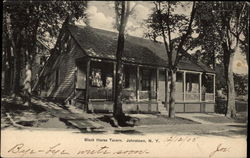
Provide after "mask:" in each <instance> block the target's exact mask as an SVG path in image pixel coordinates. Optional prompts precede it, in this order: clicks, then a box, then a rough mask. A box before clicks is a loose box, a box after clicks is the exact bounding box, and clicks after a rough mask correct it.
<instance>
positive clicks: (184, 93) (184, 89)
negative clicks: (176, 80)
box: [182, 71, 186, 102]
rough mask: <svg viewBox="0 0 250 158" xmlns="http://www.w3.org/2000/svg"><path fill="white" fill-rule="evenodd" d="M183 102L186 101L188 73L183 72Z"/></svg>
mask: <svg viewBox="0 0 250 158" xmlns="http://www.w3.org/2000/svg"><path fill="white" fill-rule="evenodd" d="M182 82H183V102H185V101H186V71H183V81H182Z"/></svg>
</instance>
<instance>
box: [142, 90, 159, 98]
mask: <svg viewBox="0 0 250 158" xmlns="http://www.w3.org/2000/svg"><path fill="white" fill-rule="evenodd" d="M150 97H151V99H156V91H151V96H150V91H139V99H140V100H149V98H150Z"/></svg>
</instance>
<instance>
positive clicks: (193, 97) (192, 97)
mask: <svg viewBox="0 0 250 158" xmlns="http://www.w3.org/2000/svg"><path fill="white" fill-rule="evenodd" d="M185 101H200V93H187V92H186V97H185Z"/></svg>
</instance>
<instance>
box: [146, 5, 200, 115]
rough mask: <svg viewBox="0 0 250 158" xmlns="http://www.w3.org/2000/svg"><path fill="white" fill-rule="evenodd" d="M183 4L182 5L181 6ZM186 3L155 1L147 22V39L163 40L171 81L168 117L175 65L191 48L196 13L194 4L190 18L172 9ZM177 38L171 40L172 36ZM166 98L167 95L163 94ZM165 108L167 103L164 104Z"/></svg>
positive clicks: (172, 112)
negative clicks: (148, 30) (159, 38)
mask: <svg viewBox="0 0 250 158" xmlns="http://www.w3.org/2000/svg"><path fill="white" fill-rule="evenodd" d="M183 3H184V4H183ZM187 4H189V3H188V2H172V1H166V2H163V1H156V2H154V5H155V7H154V9H153V13H152V14H151V15H150V17H149V19H148V20H147V24H148V28H149V29H150V32H149V33H148V36H149V37H152V39H153V40H155V39H156V38H157V37H161V38H162V39H163V42H164V45H165V49H166V53H167V57H168V59H167V61H168V68H169V69H168V74H169V76H170V79H171V84H170V98H169V117H171V118H174V117H175V93H176V88H175V87H176V71H177V65H178V63H179V61H180V60H181V58H182V57H183V55H184V54H185V53H186V52H187V51H188V50H189V49H190V48H191V47H190V42H189V40H190V39H191V33H192V32H193V30H192V23H193V20H194V16H195V12H196V3H195V2H193V3H192V4H193V5H192V9H191V15H190V18H188V16H186V15H184V14H176V13H175V12H174V9H176V8H177V7H184V5H187ZM176 35H180V36H177V37H176V38H173V36H176ZM165 95H166V96H165V97H167V93H166V94H165ZM165 104H166V107H167V102H165Z"/></svg>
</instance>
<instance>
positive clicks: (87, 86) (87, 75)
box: [84, 59, 91, 111]
mask: <svg viewBox="0 0 250 158" xmlns="http://www.w3.org/2000/svg"><path fill="white" fill-rule="evenodd" d="M90 62H91V60H90V59H88V60H87V66H86V92H85V106H84V111H88V103H89V73H90Z"/></svg>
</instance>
